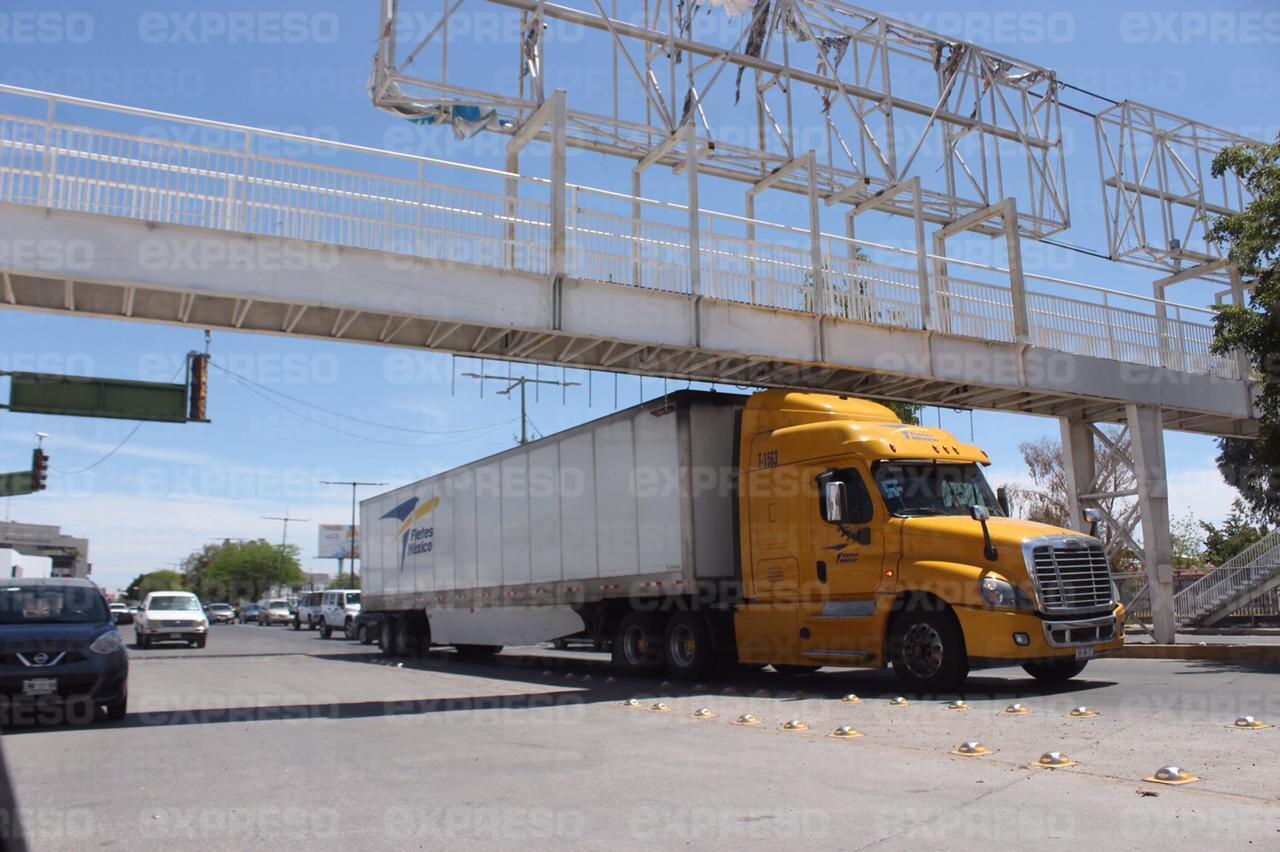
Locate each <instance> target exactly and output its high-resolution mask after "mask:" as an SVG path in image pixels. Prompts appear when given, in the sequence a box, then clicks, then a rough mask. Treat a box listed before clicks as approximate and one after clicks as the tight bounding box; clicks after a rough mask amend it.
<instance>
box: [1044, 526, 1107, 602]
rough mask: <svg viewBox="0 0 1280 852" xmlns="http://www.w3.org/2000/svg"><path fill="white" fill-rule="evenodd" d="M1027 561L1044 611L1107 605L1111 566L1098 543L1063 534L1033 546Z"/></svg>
mask: <svg viewBox="0 0 1280 852" xmlns="http://www.w3.org/2000/svg"><path fill="white" fill-rule="evenodd" d="M1029 561H1030V563H1031V564H1030V566H1029V567H1030V568H1031V574H1032V576H1033V577H1034V578H1035V583H1036V591H1037V592H1038V593H1039V595H1040V608H1041V609H1042V610H1043V611H1044V612H1047V613H1053V612H1086V611H1089V610H1098V609H1106V608H1110V607H1111V605H1112V600H1111V569H1110V567H1109V566H1108V565H1107V554H1106V551H1104V550H1103V549H1102V547H1101V546H1099V545H1097V544H1091V543H1088V542H1085V541H1082V540H1081V539H1079V538H1065V539H1062V540H1060V541H1055V542H1052V543H1046V544H1037V545H1035V546H1033V547H1032V548H1031V558H1030V560H1029Z"/></svg>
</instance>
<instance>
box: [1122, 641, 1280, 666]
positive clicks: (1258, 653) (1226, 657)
mask: <svg viewBox="0 0 1280 852" xmlns="http://www.w3.org/2000/svg"><path fill="white" fill-rule="evenodd" d="M1107 656H1109V657H1111V658H1112V659H1128V660H1214V661H1219V662H1226V663H1280V645H1227V644H1222V643H1218V644H1205V645H1182V644H1179V645H1153V644H1145V643H1144V644H1132V645H1125V646H1124V647H1123V648H1121V649H1120V650H1118V651H1116V652H1114V653H1112V654H1108V655H1107Z"/></svg>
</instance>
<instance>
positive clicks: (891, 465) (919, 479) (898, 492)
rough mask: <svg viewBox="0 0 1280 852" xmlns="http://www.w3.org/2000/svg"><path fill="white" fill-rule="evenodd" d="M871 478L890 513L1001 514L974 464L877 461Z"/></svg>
mask: <svg viewBox="0 0 1280 852" xmlns="http://www.w3.org/2000/svg"><path fill="white" fill-rule="evenodd" d="M874 476H875V480H876V486H877V487H878V488H879V489H880V494H881V495H882V496H883V497H884V501H885V504H886V505H887V506H888V507H889V511H891V512H893V514H895V515H898V516H902V517H910V516H919V515H967V514H969V507H971V506H985V507H987V508H988V509H990V510H991V514H992V515H1003V514H1004V513H1003V512H1001V511H1000V505H999V503H998V502H997V500H996V497H995V494H994V493H993V492H992V491H991V486H990V485H988V484H987V480H986V477H984V476H983V475H982V469H981V468H979V467H978V466H977V465H976V464H952V463H941V464H939V463H933V462H896V461H895V462H880V463H879V464H877V465H876V467H875V470H874Z"/></svg>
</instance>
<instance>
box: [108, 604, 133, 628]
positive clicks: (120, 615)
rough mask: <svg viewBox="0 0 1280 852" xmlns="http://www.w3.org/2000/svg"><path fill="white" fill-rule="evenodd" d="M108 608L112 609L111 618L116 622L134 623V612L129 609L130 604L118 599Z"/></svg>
mask: <svg viewBox="0 0 1280 852" xmlns="http://www.w3.org/2000/svg"><path fill="white" fill-rule="evenodd" d="M108 609H110V610H111V620H112V621H114V622H115V623H116V624H133V613H132V612H130V611H129V605H128V604H125V603H122V602H120V601H116V602H115V603H113V604H111V605H110V606H109V607H108Z"/></svg>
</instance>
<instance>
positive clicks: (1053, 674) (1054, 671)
mask: <svg viewBox="0 0 1280 852" xmlns="http://www.w3.org/2000/svg"><path fill="white" fill-rule="evenodd" d="M1088 662H1089V661H1088V660H1051V661H1049V662H1045V663H1027V664H1026V665H1025V666H1023V667H1022V669H1023V671H1025V672H1026V673H1027V674H1029V675H1031V676H1032V677H1033V678H1035V679H1036V680H1038V681H1040V682H1041V683H1065V682H1066V681H1069V680H1071V678H1073V677H1075V676H1076V675H1078V674H1080V672H1082V671H1084V667H1085V666H1086V665H1088Z"/></svg>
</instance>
